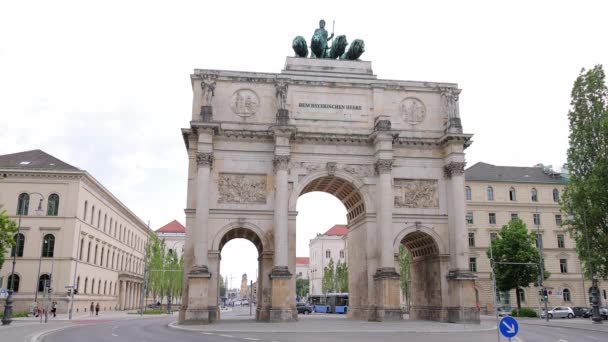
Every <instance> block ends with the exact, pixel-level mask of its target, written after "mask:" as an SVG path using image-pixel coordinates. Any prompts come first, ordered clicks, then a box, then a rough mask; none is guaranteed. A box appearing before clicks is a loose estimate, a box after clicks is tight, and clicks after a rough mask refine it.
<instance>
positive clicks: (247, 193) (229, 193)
mask: <svg viewBox="0 0 608 342" xmlns="http://www.w3.org/2000/svg"><path fill="white" fill-rule="evenodd" d="M218 190H219V198H218V202H219V203H237V204H265V203H266V192H267V190H266V175H251V174H234V173H220V175H219V181H218Z"/></svg>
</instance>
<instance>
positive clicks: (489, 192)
mask: <svg viewBox="0 0 608 342" xmlns="http://www.w3.org/2000/svg"><path fill="white" fill-rule="evenodd" d="M486 192H487V195H488V201H493V200H494V188H492V187H491V186H489V187H488V188H487V189H486Z"/></svg>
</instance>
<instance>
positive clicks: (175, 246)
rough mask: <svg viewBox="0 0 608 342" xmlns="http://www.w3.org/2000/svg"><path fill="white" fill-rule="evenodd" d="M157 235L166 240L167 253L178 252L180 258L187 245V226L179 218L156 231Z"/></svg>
mask: <svg viewBox="0 0 608 342" xmlns="http://www.w3.org/2000/svg"><path fill="white" fill-rule="evenodd" d="M154 232H155V233H156V236H157V237H158V238H160V239H161V240H165V248H166V250H167V253H176V254H177V258H178V259H179V258H180V257H181V256H182V255H184V248H185V245H186V227H184V226H183V225H182V224H181V223H179V222H178V221H177V220H173V221H171V222H169V223H167V224H166V225H164V226H162V227H160V228H158V229H157V230H155V231H154Z"/></svg>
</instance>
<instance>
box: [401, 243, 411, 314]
mask: <svg viewBox="0 0 608 342" xmlns="http://www.w3.org/2000/svg"><path fill="white" fill-rule="evenodd" d="M411 263H412V255H411V254H410V252H409V251H408V250H407V248H405V246H404V245H401V246H399V275H400V286H401V294H402V295H403V298H405V302H406V303H407V305H408V307H409V303H410V299H411V298H410V297H411V284H410V281H411V279H412V274H411V270H410V265H411Z"/></svg>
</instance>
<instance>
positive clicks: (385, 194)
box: [373, 119, 402, 321]
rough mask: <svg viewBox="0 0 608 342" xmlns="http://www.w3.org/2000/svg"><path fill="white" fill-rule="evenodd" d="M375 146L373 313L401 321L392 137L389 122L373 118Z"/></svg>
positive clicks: (377, 318) (386, 318)
mask: <svg viewBox="0 0 608 342" xmlns="http://www.w3.org/2000/svg"><path fill="white" fill-rule="evenodd" d="M374 131H375V132H374V135H375V136H374V149H375V155H376V171H377V173H378V183H377V184H376V196H377V201H376V213H377V215H376V230H377V236H378V240H377V247H376V249H377V251H378V255H379V256H380V258H379V259H380V260H379V261H378V268H377V269H376V272H375V273H374V276H373V279H374V288H375V297H376V298H375V314H374V317H373V318H374V319H376V320H379V321H388V320H401V319H402V315H401V307H400V305H399V274H398V273H397V271H396V270H395V257H394V252H393V251H394V249H393V207H394V197H393V177H392V174H391V171H392V168H393V136H392V134H391V122H390V121H389V120H385V119H376V122H375V124H374Z"/></svg>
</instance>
